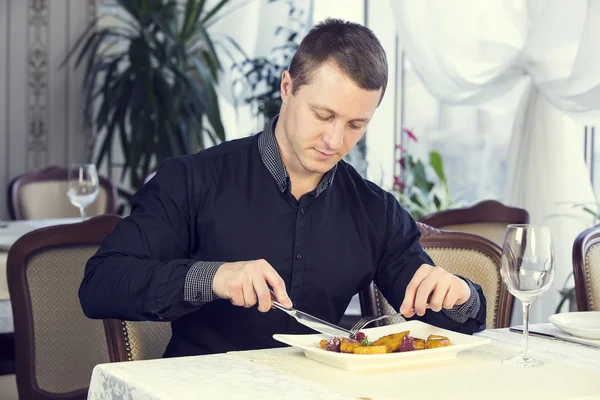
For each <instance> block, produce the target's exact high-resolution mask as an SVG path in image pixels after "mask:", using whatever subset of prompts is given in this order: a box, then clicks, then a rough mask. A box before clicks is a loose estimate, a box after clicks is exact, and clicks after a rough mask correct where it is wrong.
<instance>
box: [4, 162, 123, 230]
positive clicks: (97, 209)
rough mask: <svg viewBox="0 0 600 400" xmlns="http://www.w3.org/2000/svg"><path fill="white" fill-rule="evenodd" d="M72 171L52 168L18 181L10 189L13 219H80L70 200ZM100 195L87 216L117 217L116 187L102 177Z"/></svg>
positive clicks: (26, 174)
mask: <svg viewBox="0 0 600 400" xmlns="http://www.w3.org/2000/svg"><path fill="white" fill-rule="evenodd" d="M68 172H69V171H68V169H66V168H62V167H48V168H45V169H43V170H41V171H37V172H29V173H25V174H23V175H20V176H17V177H16V178H14V179H13V180H12V181H11V182H10V184H9V186H8V211H9V216H10V218H12V219H15V220H21V219H44V218H69V217H78V216H79V209H77V207H74V206H73V205H72V204H71V203H70V202H69V199H68V197H67V181H68ZM99 184H100V192H99V193H98V197H97V198H96V201H95V202H94V203H93V204H91V205H90V206H89V207H88V208H87V210H86V214H87V215H88V216H95V215H100V214H105V213H107V214H113V213H115V203H116V193H115V189H114V187H113V184H112V183H111V182H110V181H109V180H108V179H106V178H105V177H102V176H100V177H99Z"/></svg>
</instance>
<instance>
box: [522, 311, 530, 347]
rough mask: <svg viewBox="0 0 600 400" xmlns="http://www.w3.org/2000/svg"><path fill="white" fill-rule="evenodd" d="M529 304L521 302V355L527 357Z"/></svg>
mask: <svg viewBox="0 0 600 400" xmlns="http://www.w3.org/2000/svg"><path fill="white" fill-rule="evenodd" d="M530 306H531V302H523V350H522V351H521V355H522V356H523V357H527V354H528V350H529V349H528V346H529V307H530Z"/></svg>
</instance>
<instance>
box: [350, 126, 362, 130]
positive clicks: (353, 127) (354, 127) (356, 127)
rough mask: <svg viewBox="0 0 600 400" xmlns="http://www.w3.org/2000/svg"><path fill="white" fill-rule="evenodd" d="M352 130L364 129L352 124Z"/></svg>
mask: <svg viewBox="0 0 600 400" xmlns="http://www.w3.org/2000/svg"><path fill="white" fill-rule="evenodd" d="M350 128H351V129H354V130H355V131H358V130H359V129H361V128H362V126H356V125H353V124H350Z"/></svg>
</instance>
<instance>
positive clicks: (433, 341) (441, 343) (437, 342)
mask: <svg viewBox="0 0 600 400" xmlns="http://www.w3.org/2000/svg"><path fill="white" fill-rule="evenodd" d="M426 346H427V348H428V349H435V348H437V347H446V346H450V339H448V338H447V337H445V336H440V335H429V336H428V337H427V343H426Z"/></svg>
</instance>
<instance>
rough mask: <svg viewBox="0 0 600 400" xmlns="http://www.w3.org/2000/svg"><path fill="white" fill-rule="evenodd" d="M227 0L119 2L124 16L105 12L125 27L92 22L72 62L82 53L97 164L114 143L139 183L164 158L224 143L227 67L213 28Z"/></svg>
mask: <svg viewBox="0 0 600 400" xmlns="http://www.w3.org/2000/svg"><path fill="white" fill-rule="evenodd" d="M228 2H229V0H220V1H218V2H217V3H216V5H215V6H214V7H212V8H207V7H206V1H205V0H187V1H181V0H117V3H118V5H119V6H120V7H121V8H122V9H123V11H124V13H123V14H124V15H120V14H119V15H110V16H104V17H111V18H117V19H118V21H119V22H120V26H116V27H112V26H111V27H105V28H100V29H98V28H97V23H98V22H99V21H93V22H92V23H91V24H90V26H89V27H88V28H87V29H86V30H85V31H84V32H83V34H82V35H81V37H80V38H79V40H78V41H77V43H76V44H75V46H74V47H73V49H71V51H70V52H69V54H68V55H67V60H68V59H69V58H71V57H72V56H73V54H75V53H76V52H77V53H78V55H77V58H76V61H75V67H79V66H80V65H82V63H83V66H84V67H85V71H84V78H83V89H84V102H85V104H84V115H85V120H86V121H89V122H90V123H92V124H93V125H94V128H95V129H93V134H92V135H93V136H92V146H93V147H96V146H99V148H98V150H97V156H96V159H95V162H96V164H97V165H98V167H100V166H101V165H102V163H103V162H104V161H106V160H107V159H110V156H109V155H110V153H111V149H112V147H113V142H115V141H116V142H117V143H118V144H119V145H120V146H121V149H122V152H123V155H124V158H125V165H124V166H123V169H122V175H121V180H123V179H124V177H125V176H126V174H127V173H128V172H129V176H130V183H131V185H132V186H133V187H134V188H136V187H139V185H140V183H141V182H143V179H144V177H145V176H147V175H148V173H149V172H150V171H152V170H154V169H155V168H156V167H157V165H159V164H160V163H161V162H162V161H163V160H165V159H167V158H169V157H173V156H177V155H181V154H187V153H191V152H196V151H198V150H200V149H202V148H205V147H206V146H207V145H208V140H209V141H210V142H212V143H213V144H216V143H218V142H220V141H223V140H225V133H224V129H223V123H222V121H221V116H220V110H219V105H218V102H217V94H216V91H215V85H216V82H217V79H218V71H219V70H220V69H221V64H220V61H219V58H218V56H217V53H216V51H215V43H214V42H213V40H212V39H211V37H210V35H209V34H208V32H207V28H208V27H209V26H210V25H211V24H212V23H213V22H214V21H215V20H216V19H217V18H218V16H219V15H218V13H219V11H220V10H222V8H223V6H224V5H225V4H226V3H228ZM101 18H102V17H101ZM65 62H66V60H65ZM90 153H92V152H90ZM91 157H92V154H90V158H91Z"/></svg>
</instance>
